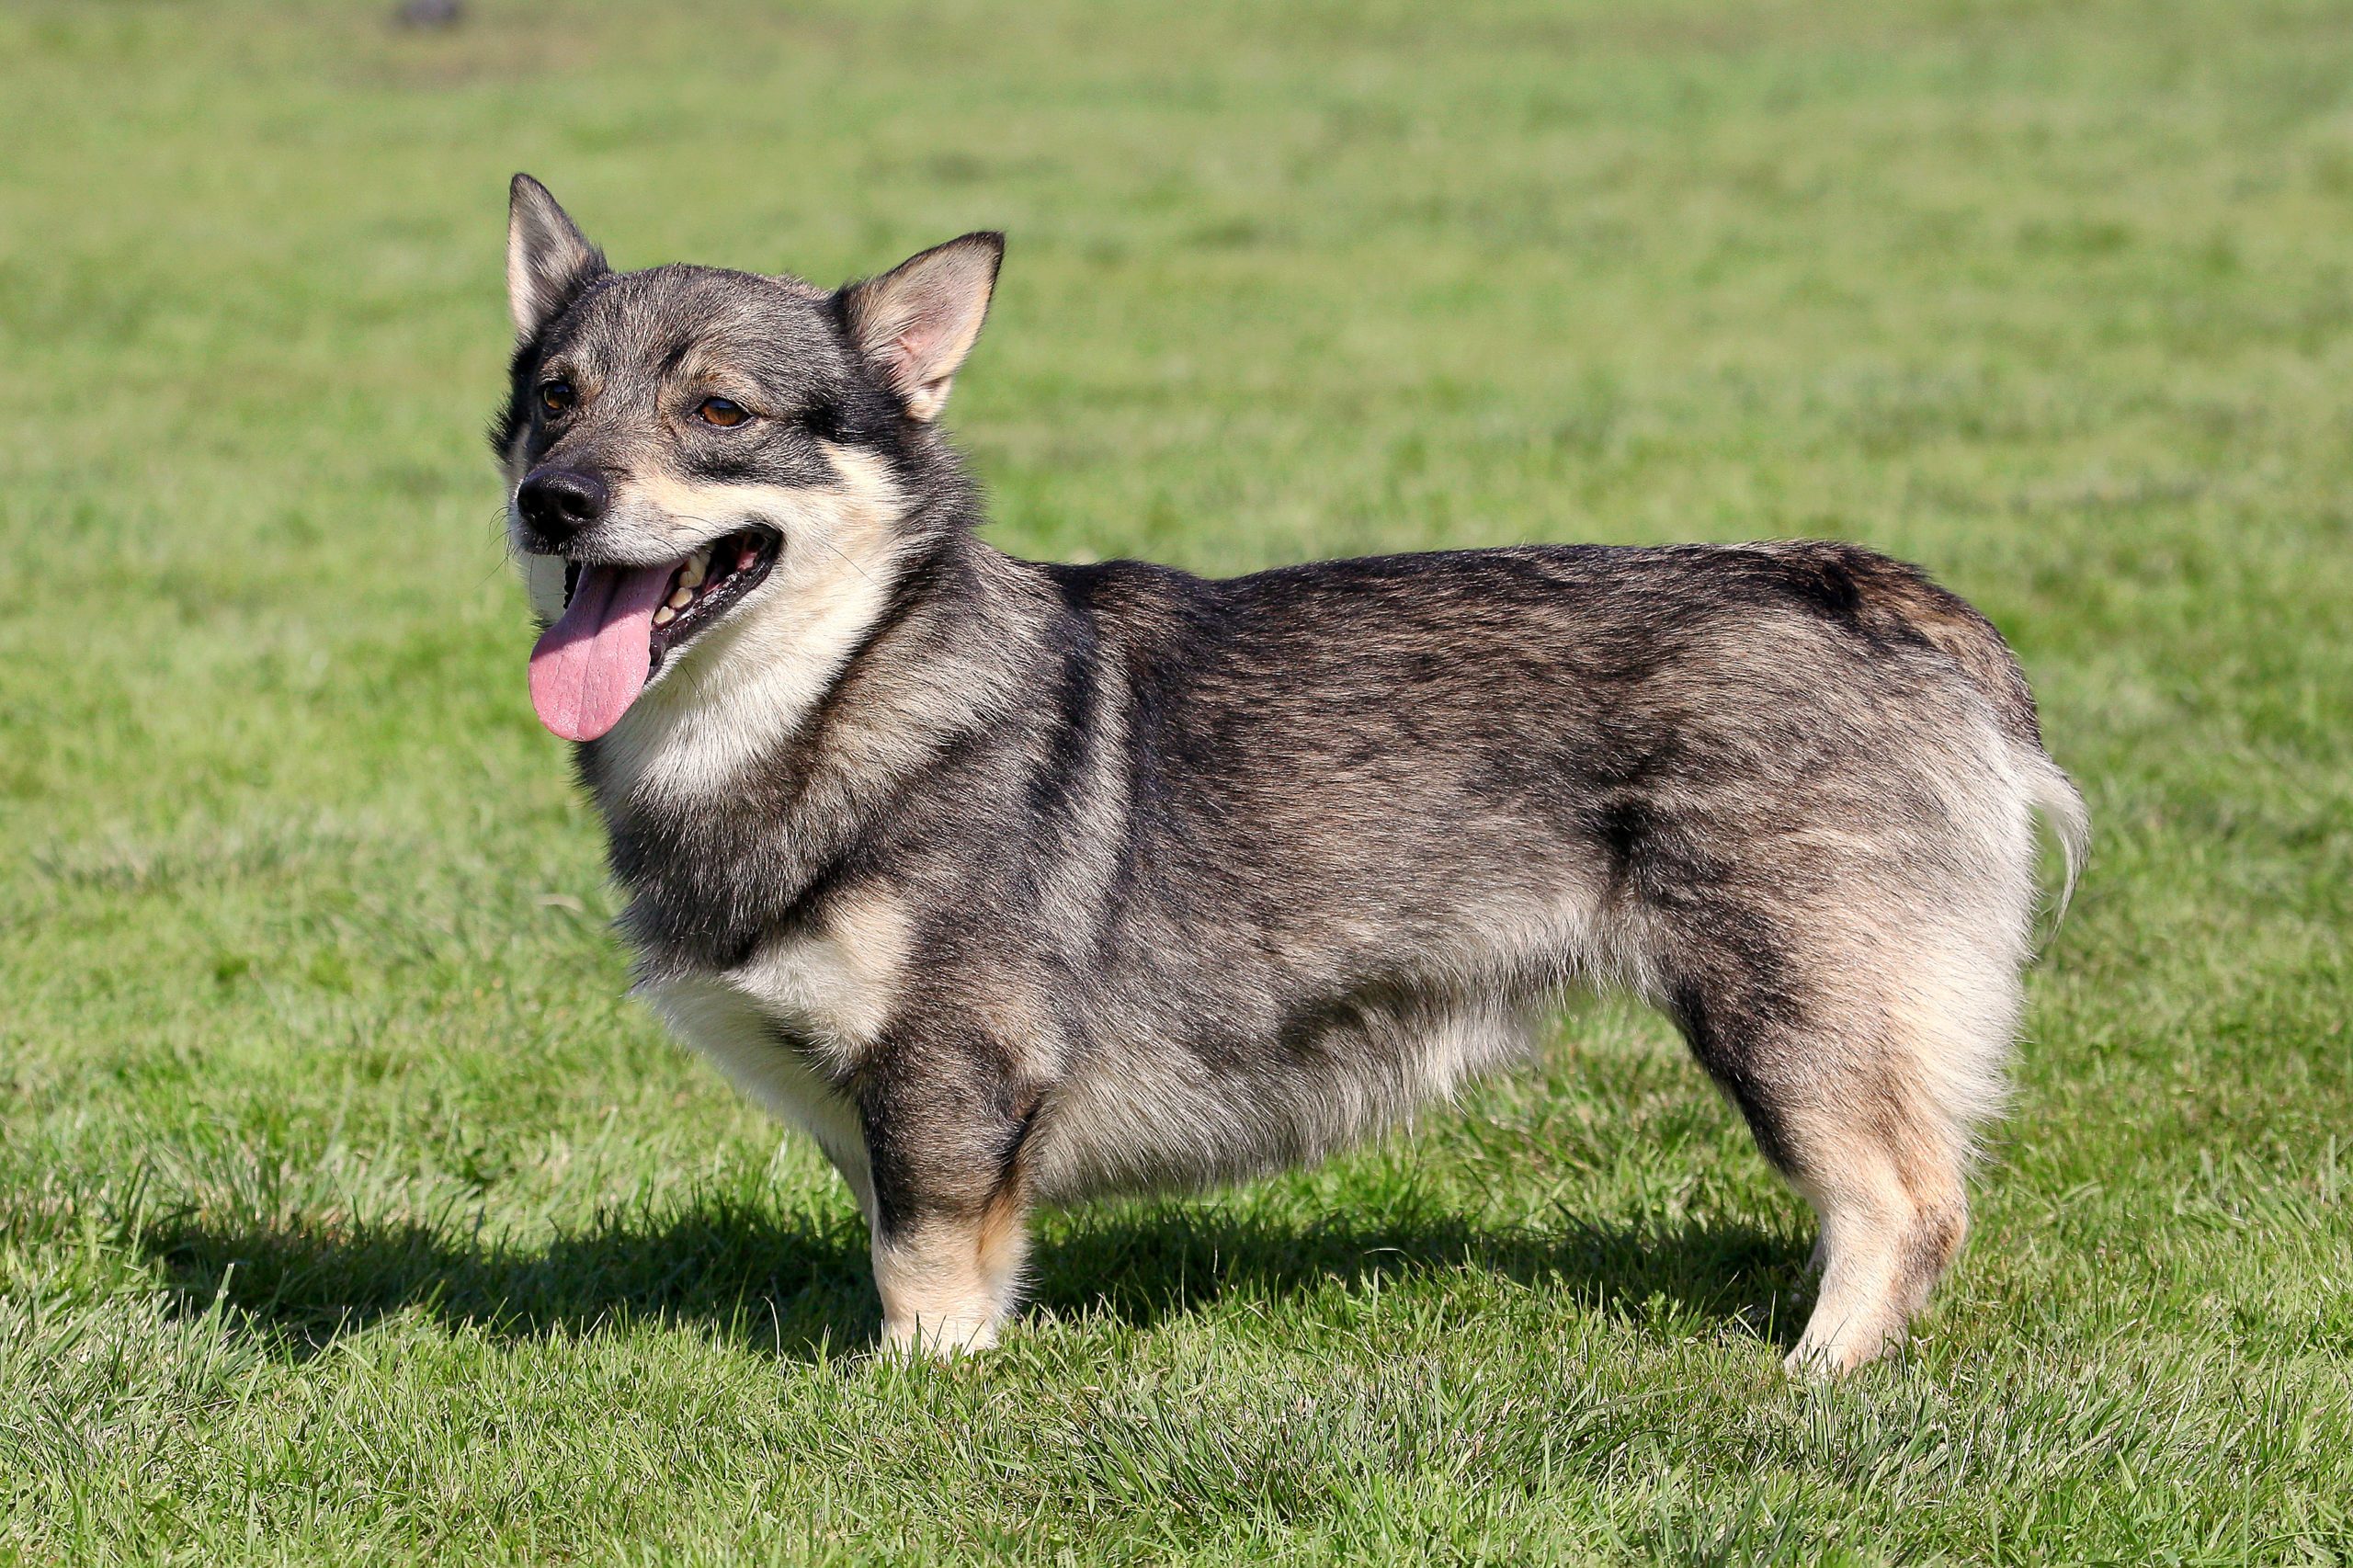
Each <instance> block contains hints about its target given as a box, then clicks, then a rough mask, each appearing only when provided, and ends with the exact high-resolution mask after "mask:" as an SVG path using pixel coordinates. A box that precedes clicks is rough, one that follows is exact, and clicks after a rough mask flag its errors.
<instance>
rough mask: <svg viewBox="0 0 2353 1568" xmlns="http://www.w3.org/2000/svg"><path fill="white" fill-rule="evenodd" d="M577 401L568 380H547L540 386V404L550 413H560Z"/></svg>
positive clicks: (576, 394)
mask: <svg viewBox="0 0 2353 1568" xmlns="http://www.w3.org/2000/svg"><path fill="white" fill-rule="evenodd" d="M579 401H580V394H579V393H578V392H574V391H573V390H572V383H571V382H570V381H547V382H544V383H542V384H541V385H540V407H541V408H544V409H546V410H547V411H548V412H549V413H550V414H562V413H563V412H564V411H565V410H566V409H569V408H570V407H571V406H572V405H573V404H574V403H577V402H579Z"/></svg>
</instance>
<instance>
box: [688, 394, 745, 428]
mask: <svg viewBox="0 0 2353 1568" xmlns="http://www.w3.org/2000/svg"><path fill="white" fill-rule="evenodd" d="M695 413H696V414H697V415H699V417H700V418H701V420H702V422H703V423H704V424H706V425H716V426H719V427H720V428H721V429H722V430H732V429H733V428H734V427H735V426H738V425H741V424H742V423H744V421H745V420H746V419H749V418H750V417H752V411H751V410H750V409H748V408H745V406H744V405H743V404H742V403H737V402H736V401H735V400H734V399H733V398H725V397H707V398H705V399H703V400H702V406H701V407H700V408H698V409H696V410H695Z"/></svg>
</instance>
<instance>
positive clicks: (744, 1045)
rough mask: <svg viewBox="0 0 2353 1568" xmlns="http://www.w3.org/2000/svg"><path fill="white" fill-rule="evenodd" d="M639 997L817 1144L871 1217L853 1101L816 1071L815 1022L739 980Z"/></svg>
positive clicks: (713, 979)
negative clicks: (810, 1035) (809, 1041)
mask: <svg viewBox="0 0 2353 1568" xmlns="http://www.w3.org/2000/svg"><path fill="white" fill-rule="evenodd" d="M638 994H639V995H640V996H642V998H643V999H644V1000H645V1002H646V1004H647V1005H648V1006H651V1007H652V1008H653V1009H654V1012H656V1013H657V1014H659V1015H660V1016H661V1017H662V1019H663V1021H664V1022H665V1023H667V1024H668V1025H669V1026H670V1028H671V1029H672V1030H673V1031H674V1032H675V1033H676V1035H677V1036H678V1038H679V1039H680V1040H684V1041H686V1042H687V1044H688V1045H690V1046H692V1047H693V1048H694V1049H695V1050H697V1051H700V1052H701V1053H702V1054H703V1055H705V1056H707V1057H709V1058H710V1060H711V1062H713V1063H714V1064H715V1065H716V1066H717V1067H718V1068H719V1070H720V1071H721V1072H722V1073H724V1074H726V1075H727V1077H728V1080H729V1081H730V1082H732V1083H733V1085H735V1086H736V1088H738V1089H739V1090H741V1091H742V1092H743V1093H744V1095H745V1096H746V1097H748V1098H749V1099H750V1100H752V1102H753V1103H754V1104H756V1105H757V1106H759V1107H760V1108H763V1109H765V1110H766V1111H767V1112H768V1113H769V1114H770V1115H772V1116H774V1117H776V1118H777V1119H779V1120H780V1121H782V1122H784V1123H785V1124H786V1125H788V1126H790V1127H794V1128H798V1129H799V1130H800V1131H802V1132H805V1133H807V1134H808V1135H809V1136H810V1137H811V1138H813V1139H814V1140H815V1141H816V1143H817V1146H818V1147H819V1148H821V1149H823V1150H824V1152H825V1157H826V1158H827V1159H829V1160H831V1161H833V1163H834V1166H835V1169H837V1170H839V1171H840V1172H841V1174H842V1178H843V1179H844V1180H845V1181H847V1183H848V1184H849V1187H850V1190H851V1191H852V1192H853V1193H854V1194H855V1195H856V1196H857V1198H858V1207H859V1208H860V1209H862V1210H866V1211H867V1216H868V1218H869V1219H871V1218H872V1217H873V1199H872V1189H871V1184H870V1182H869V1180H868V1176H867V1169H868V1167H867V1158H866V1138H865V1134H864V1133H863V1132H862V1131H860V1130H859V1127H858V1113H857V1110H856V1108H854V1107H853V1106H852V1105H851V1104H850V1103H849V1101H848V1100H847V1099H846V1098H844V1097H843V1096H841V1095H840V1094H839V1093H838V1092H837V1091H836V1090H835V1088H834V1086H833V1085H830V1084H828V1083H827V1082H826V1081H825V1080H824V1077H823V1076H822V1075H821V1074H819V1073H818V1072H817V1071H816V1069H815V1068H814V1067H813V1065H812V1064H811V1062H810V1053H809V1048H807V1047H806V1046H804V1045H803V1044H801V1040H805V1039H806V1037H807V1032H808V1025H809V1022H810V1020H809V1019H808V1018H807V1017H801V1016H796V1014H797V1013H798V1012H799V1009H795V1008H789V1007H788V1008H779V1007H778V1006H776V1004H775V1001H774V999H773V998H771V997H766V996H763V995H761V994H757V993H756V992H755V991H754V990H753V989H752V988H751V987H750V986H748V985H747V984H745V982H744V979H743V978H742V977H741V975H740V972H739V973H737V974H725V975H722V974H707V973H706V974H696V975H691V976H688V977H687V978H684V979H678V980H667V981H662V982H658V983H649V984H646V985H643V986H641V987H640V988H639V990H638Z"/></svg>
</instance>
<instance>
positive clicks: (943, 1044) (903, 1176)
mask: <svg viewBox="0 0 2353 1568" xmlns="http://www.w3.org/2000/svg"><path fill="white" fill-rule="evenodd" d="M892 1045H893V1046H894V1047H895V1049H888V1050H886V1051H881V1052H878V1053H877V1061H876V1063H875V1065H876V1068H877V1071H875V1072H873V1073H872V1074H870V1075H869V1076H868V1079H867V1085H866V1092H865V1093H864V1094H863V1095H862V1096H861V1102H862V1108H863V1110H864V1113H865V1121H866V1142H867V1153H868V1162H869V1169H870V1172H871V1179H872V1183H873V1192H874V1203H873V1209H872V1214H873V1217H874V1236H873V1242H874V1284H875V1288H876V1290H879V1291H880V1292H881V1297H882V1340H883V1344H884V1346H886V1347H888V1348H890V1349H892V1350H898V1351H915V1350H919V1351H921V1352H923V1353H925V1354H927V1355H932V1356H938V1357H942V1358H945V1357H949V1356H954V1355H957V1354H960V1353H961V1352H964V1351H971V1350H983V1349H986V1348H987V1347H988V1346H991V1345H994V1344H995V1343H996V1335H997V1329H998V1326H999V1325H1000V1324H1002V1323H1003V1322H1004V1320H1005V1317H1006V1313H1008V1312H1011V1311H1012V1309H1013V1304H1014V1300H1015V1297H1016V1296H1017V1293H1018V1291H1019V1289H1020V1279H1021V1266H1022V1262H1023V1260H1024V1258H1025V1256H1026V1255H1027V1253H1028V1250H1029V1198H1028V1193H1027V1191H1026V1187H1025V1184H1024V1181H1023V1179H1022V1169H1021V1166H1022V1159H1021V1155H1022V1150H1023V1146H1024V1143H1025V1142H1026V1139H1027V1137H1028V1133H1029V1126H1030V1121H1031V1119H1032V1118H1033V1117H1034V1116H1035V1114H1036V1110H1037V1103H1038V1102H1037V1098H1036V1096H1034V1095H1023V1094H1021V1093H1018V1092H1016V1091H1015V1090H1014V1089H1013V1087H1012V1086H1011V1082H1010V1074H1009V1072H1008V1070H1007V1069H1008V1061H1009V1059H1008V1057H1007V1056H1006V1053H1005V1052H1003V1051H998V1050H995V1049H993V1048H992V1047H991V1045H990V1043H989V1042H987V1041H985V1040H980V1039H976V1038H972V1037H970V1036H967V1037H965V1038H963V1039H961V1040H952V1041H949V1040H938V1039H934V1040H928V1041H925V1042H923V1044H922V1045H921V1046H920V1047H919V1048H918V1047H916V1046H915V1043H914V1042H913V1041H894V1042H892Z"/></svg>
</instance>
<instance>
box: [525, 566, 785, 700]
mask: <svg viewBox="0 0 2353 1568" xmlns="http://www.w3.org/2000/svg"><path fill="white" fill-rule="evenodd" d="M783 545H784V540H783V538H782V536H780V535H779V534H778V533H777V532H776V531H775V530H774V529H772V528H747V529H745V530H743V531H741V532H738V533H733V534H729V535H727V536H726V537H725V538H723V539H717V540H712V541H711V542H710V543H709V544H707V545H704V546H703V547H701V548H700V549H699V550H697V551H695V552H694V553H693V554H691V555H688V557H687V558H686V559H684V560H683V561H677V562H671V563H670V564H668V565H666V566H607V565H602V564H598V563H596V562H587V563H583V562H566V563H565V565H564V572H563V601H564V602H563V615H562V616H561V617H559V618H558V619H557V620H556V622H555V624H554V625H552V626H551V627H549V628H548V629H547V631H545V632H543V633H542V634H541V635H540V641H539V643H538V645H537V646H536V647H534V648H533V649H532V650H531V706H532V708H533V709H534V710H537V712H538V713H539V716H540V722H541V723H542V724H545V725H546V726H547V727H548V728H549V729H550V730H552V731H553V732H554V733H557V734H559V735H562V736H563V738H564V739H566V740H569V741H593V740H595V739H597V737H598V736H599V735H602V734H604V733H606V732H607V731H608V730H610V729H611V728H612V727H613V726H614V725H615V724H618V723H620V720H621V715H622V714H624V713H626V712H628V711H629V706H630V704H631V703H632V702H634V701H636V700H637V696H638V693H639V692H641V691H642V690H644V689H645V686H646V683H647V682H648V681H651V680H652V679H653V678H654V673H655V672H656V671H658V670H660V669H661V667H662V662H663V661H664V660H665V659H666V658H667V657H669V655H670V654H672V653H676V651H677V650H678V649H680V648H683V647H684V646H686V645H687V643H688V642H691V641H693V640H694V639H695V638H696V637H697V636H699V635H700V634H701V633H702V632H703V631H707V630H708V629H709V628H710V627H711V626H713V625H715V624H717V623H718V622H719V621H720V620H721V619H722V618H724V617H725V616H726V614H727V613H728V611H729V610H731V609H733V608H734V607H735V606H736V605H737V604H738V603H740V602H741V601H742V600H743V598H744V596H745V595H746V594H748V593H750V592H751V591H752V590H753V589H754V588H756V587H757V586H758V585H759V584H760V581H761V579H763V578H765V577H766V576H767V574H768V568H769V567H771V566H773V565H775V564H776V559H777V555H778V553H779V551H781V550H782V548H783Z"/></svg>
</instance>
